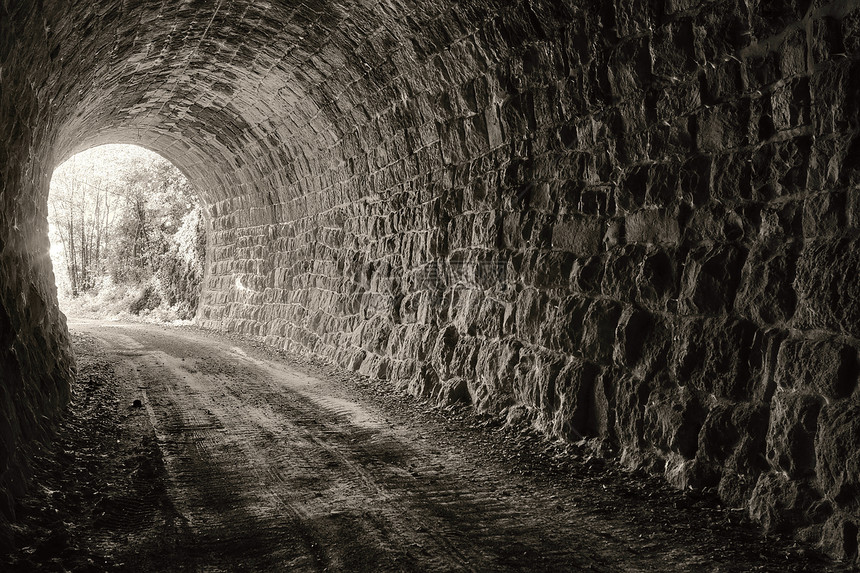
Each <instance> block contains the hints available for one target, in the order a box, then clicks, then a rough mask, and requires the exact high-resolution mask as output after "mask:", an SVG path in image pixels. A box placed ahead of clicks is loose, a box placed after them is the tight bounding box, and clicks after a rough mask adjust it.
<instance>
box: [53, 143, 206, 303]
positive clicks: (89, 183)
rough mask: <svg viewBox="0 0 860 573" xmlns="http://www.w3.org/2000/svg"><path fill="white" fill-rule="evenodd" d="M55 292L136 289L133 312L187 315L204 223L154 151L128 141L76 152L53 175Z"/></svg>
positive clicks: (195, 292)
mask: <svg viewBox="0 0 860 573" xmlns="http://www.w3.org/2000/svg"><path fill="white" fill-rule="evenodd" d="M49 221H50V223H51V228H52V235H53V237H52V240H54V239H56V243H57V244H59V245H61V248H58V249H52V258H53V260H54V266H55V269H56V275H57V278H58V287H59V291H60V294H61V295H63V294H65V295H70V296H71V297H78V296H80V295H82V294H87V293H89V295H91V296H92V295H96V294H98V290H99V289H100V288H107V287H106V285H109V286H110V288H115V287H129V288H132V289H136V291H137V293H138V294H137V296H135V297H133V299H132V301H131V303H130V304H129V308H128V310H129V311H130V312H132V313H134V314H140V313H142V312H149V311H152V310H153V309H155V308H156V307H170V308H171V309H172V310H173V311H174V313H175V314H176V315H178V317H179V318H183V319H187V318H191V317H193V315H194V313H195V311H196V308H197V303H198V300H199V290H200V284H201V281H202V276H203V262H204V257H205V223H204V220H203V217H202V212H201V209H200V207H199V205H198V202H197V197H196V196H195V194H194V192H193V189H192V188H191V186H190V184H189V183H188V181H187V180H186V179H185V177H184V176H183V175H182V173H181V172H180V171H179V170H178V169H177V168H176V167H175V166H173V165H172V164H171V163H170V162H168V161H167V160H165V159H163V158H162V157H160V156H158V155H156V154H154V153H151V152H148V151H145V150H142V149H141V148H135V147H133V146H102V147H99V148H95V149H93V150H89V151H87V152H84V153H81V154H79V155H78V156H76V157H75V158H73V159H72V160H70V161H69V162H67V163H65V164H63V165H62V166H60V167H59V168H58V169H57V170H56V171H55V174H54V179H53V180H52V185H51V194H50V198H49Z"/></svg>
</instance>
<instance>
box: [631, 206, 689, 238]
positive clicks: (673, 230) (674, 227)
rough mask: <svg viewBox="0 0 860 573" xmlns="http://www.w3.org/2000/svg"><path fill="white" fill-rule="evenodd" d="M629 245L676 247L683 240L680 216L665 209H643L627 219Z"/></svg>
mask: <svg viewBox="0 0 860 573" xmlns="http://www.w3.org/2000/svg"><path fill="white" fill-rule="evenodd" d="M625 229H626V239H627V242H628V243H644V244H659V245H676V244H678V243H679V242H680V240H681V230H680V227H679V226H678V215H677V214H676V213H672V212H669V211H666V210H665V209H642V210H640V211H637V212H635V213H632V214H630V215H627V217H626V218H625Z"/></svg>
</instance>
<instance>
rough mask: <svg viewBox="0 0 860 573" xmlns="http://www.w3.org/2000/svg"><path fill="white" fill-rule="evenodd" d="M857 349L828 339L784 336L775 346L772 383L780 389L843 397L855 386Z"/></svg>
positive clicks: (858, 370)
mask: <svg viewBox="0 0 860 573" xmlns="http://www.w3.org/2000/svg"><path fill="white" fill-rule="evenodd" d="M858 375H860V363H858V351H857V349H856V348H854V347H852V346H848V345H846V344H843V343H839V342H836V341H834V340H832V339H823V340H814V339H813V340H809V339H794V338H791V339H788V340H786V341H784V342H783V343H782V345H781V346H780V347H779V355H778V357H777V365H776V374H775V376H776V383H777V384H778V385H779V386H780V387H781V388H784V389H789V390H795V391H806V392H811V393H815V394H820V395H822V396H824V397H826V398H828V399H833V400H838V399H840V398H847V397H848V396H850V395H851V394H853V393H854V391H855V390H856V389H857V386H858Z"/></svg>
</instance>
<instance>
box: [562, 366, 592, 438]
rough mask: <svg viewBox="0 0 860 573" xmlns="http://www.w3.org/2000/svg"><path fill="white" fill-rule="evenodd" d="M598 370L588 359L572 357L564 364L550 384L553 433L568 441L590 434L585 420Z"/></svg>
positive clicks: (590, 404)
mask: <svg viewBox="0 0 860 573" xmlns="http://www.w3.org/2000/svg"><path fill="white" fill-rule="evenodd" d="M599 373H600V370H599V369H598V368H597V367H596V366H594V365H593V364H590V363H588V362H582V361H579V360H573V361H570V362H568V363H567V364H565V365H564V367H563V369H562V370H561V371H560V372H559V373H558V375H557V378H556V380H555V385H554V390H555V396H554V401H555V408H554V411H553V415H552V432H553V434H555V435H556V436H558V437H560V438H563V439H566V440H570V441H578V440H581V439H582V438H584V437H587V436H590V435H593V434H594V428H591V427H589V419H590V412H591V410H592V409H593V408H594V403H593V396H594V388H595V385H596V384H597V380H598V375H599Z"/></svg>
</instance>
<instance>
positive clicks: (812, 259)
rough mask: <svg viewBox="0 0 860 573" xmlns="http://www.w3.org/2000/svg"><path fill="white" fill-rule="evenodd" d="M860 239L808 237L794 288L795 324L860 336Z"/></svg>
mask: <svg viewBox="0 0 860 573" xmlns="http://www.w3.org/2000/svg"><path fill="white" fill-rule="evenodd" d="M858 249H860V241H858V240H857V239H853V238H827V239H815V240H812V241H808V242H807V243H806V244H805V245H804V248H803V250H802V251H801V253H800V258H799V259H798V262H797V272H796V278H795V281H794V288H795V290H796V291H797V298H798V304H797V311H796V313H795V317H794V321H793V325H794V326H795V327H796V328H801V329H825V330H831V331H835V332H841V333H844V334H847V335H850V336H853V337H860V282H858V281H857V270H858V269H860V250H858Z"/></svg>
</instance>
